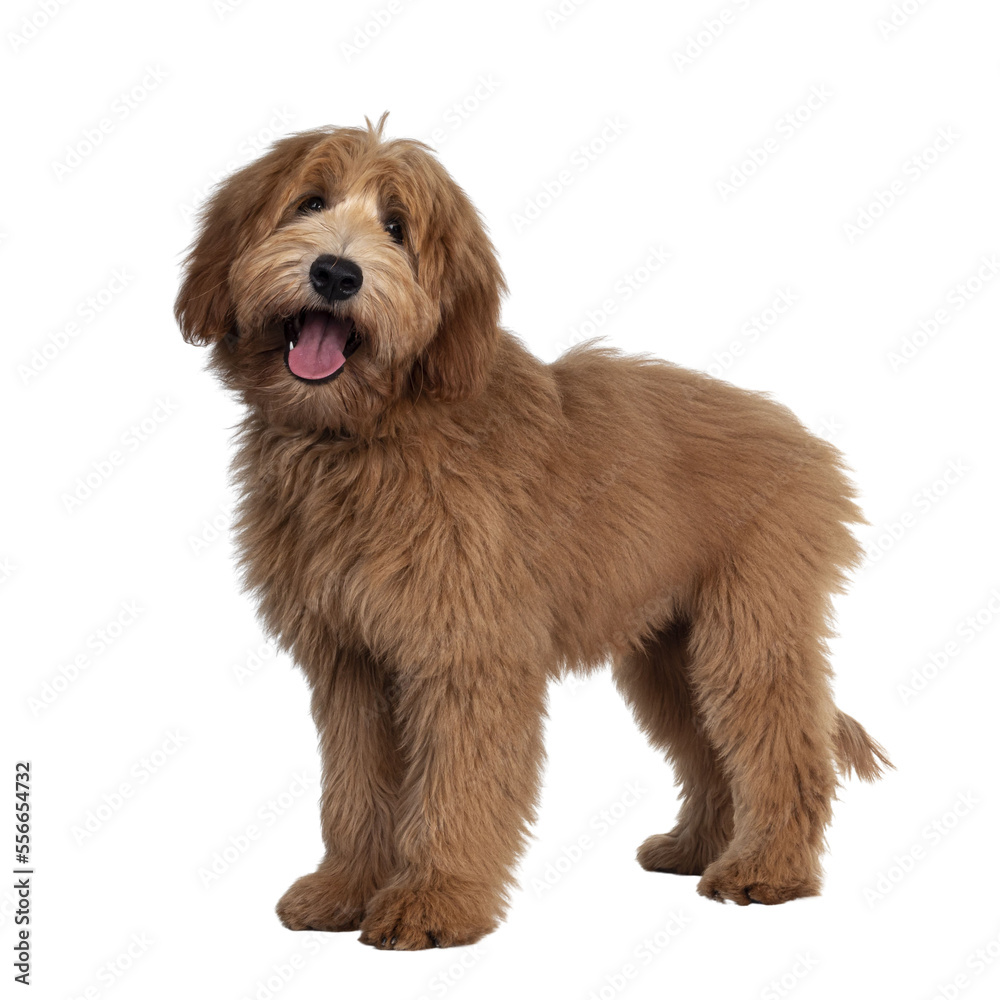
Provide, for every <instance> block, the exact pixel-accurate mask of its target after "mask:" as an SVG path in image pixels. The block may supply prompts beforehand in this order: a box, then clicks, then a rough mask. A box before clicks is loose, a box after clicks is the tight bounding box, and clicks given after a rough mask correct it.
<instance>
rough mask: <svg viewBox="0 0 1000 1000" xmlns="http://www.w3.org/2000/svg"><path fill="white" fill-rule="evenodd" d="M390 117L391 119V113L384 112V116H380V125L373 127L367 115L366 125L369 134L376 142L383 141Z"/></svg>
mask: <svg viewBox="0 0 1000 1000" xmlns="http://www.w3.org/2000/svg"><path fill="white" fill-rule="evenodd" d="M388 117H389V112H388V111H383V112H382V114H381V115H380V116H379V120H378V123H377V124H375V125H372V120H371V119H370V118H369V117H368V115H365V125H367V126H368V134H369V135H370V136H371V137H372V138H373V139H374V140H375V141H376V142H381V141H382V135H383V133H384V132H385V120H386V118H388Z"/></svg>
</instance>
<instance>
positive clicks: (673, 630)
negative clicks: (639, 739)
mask: <svg viewBox="0 0 1000 1000" xmlns="http://www.w3.org/2000/svg"><path fill="white" fill-rule="evenodd" d="M687 644H688V629H687V627H686V626H683V625H677V626H672V627H670V628H668V629H667V630H665V631H664V632H662V633H660V634H659V635H658V636H657V638H656V640H655V641H654V642H652V643H649V644H648V645H647V647H646V648H645V649H643V650H642V651H635V652H631V653H628V654H626V655H624V656H623V657H621V659H620V660H618V661H617V662H616V663H615V667H614V678H615V683H616V684H617V685H618V689H619V691H621V693H622V696H623V697H624V698H625V700H626V701H627V702H628V704H629V705H630V706H631V708H632V711H633V713H634V714H635V717H636V721H637V722H638V724H639V726H640V728H641V729H642V731H643V732H644V733H645V734H646V736H647V737H648V738H649V741H650V742H651V743H652V744H653V746H655V747H657V748H658V749H660V750H662V751H663V752H664V753H665V754H666V756H667V759H668V760H669V761H670V762H671V763H672V764H673V766H674V772H675V774H676V776H677V783H678V784H679V785H680V790H681V809H680V814H679V816H678V818H677V824H676V826H675V827H674V829H673V830H671V831H670V833H661V834H656V835H655V836H652V837H650V838H649V839H648V840H646V841H645V842H644V843H643V844H642V846H641V847H640V848H639V852H638V855H637V857H638V861H639V864H641V865H642V867H643V868H645V869H646V870H647V871H659V872H673V873H675V874H678V875H700V874H702V872H703V871H704V870H705V868H706V867H707V866H708V865H709V864H710V863H711V862H712V861H714V860H715V859H716V858H717V857H718V856H719V855H720V854H722V853H723V851H725V849H726V847H727V846H728V845H729V841H730V839H731V837H732V831H733V799H732V793H731V792H730V788H729V782H728V780H727V779H726V777H725V775H724V774H723V772H722V768H721V766H720V763H719V758H718V755H717V753H716V752H715V750H714V749H713V748H712V746H711V744H710V743H709V741H708V736H707V734H706V733H705V728H704V722H703V720H702V719H701V718H700V716H699V714H698V711H697V709H696V707H695V703H694V698H693V696H692V692H691V682H690V678H689V676H688V672H689V664H688V653H687Z"/></svg>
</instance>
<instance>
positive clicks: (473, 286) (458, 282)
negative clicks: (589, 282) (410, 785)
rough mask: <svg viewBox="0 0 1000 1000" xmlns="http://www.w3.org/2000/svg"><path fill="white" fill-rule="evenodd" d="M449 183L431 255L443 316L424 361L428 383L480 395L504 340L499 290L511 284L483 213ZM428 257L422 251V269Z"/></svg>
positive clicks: (448, 393) (444, 393) (452, 393)
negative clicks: (506, 276)
mask: <svg viewBox="0 0 1000 1000" xmlns="http://www.w3.org/2000/svg"><path fill="white" fill-rule="evenodd" d="M447 184H448V187H449V188H451V191H450V192H449V194H450V197H442V198H440V200H438V202H437V205H436V210H437V211H440V212H441V217H439V218H438V219H437V220H436V222H437V225H436V226H435V228H436V230H437V233H438V239H437V240H436V241H435V242H436V246H435V247H434V251H433V253H432V254H431V255H430V256H431V260H427V263H428V264H430V265H431V267H432V268H433V270H434V271H435V272H437V273H436V274H435V275H434V278H435V279H436V280H435V284H436V286H437V288H438V289H440V292H439V301H440V304H441V320H440V323H439V325H438V329H437V333H436V334H435V336H434V338H433V340H431V342H430V344H428V345H427V347H426V349H425V351H424V354H423V356H422V358H421V367H422V369H423V384H424V388H425V389H427V390H429V391H430V392H432V393H434V394H435V395H436V396H438V397H439V398H441V399H444V400H450V401H455V400H459V399H468V398H471V397H472V396H475V395H477V394H478V393H479V392H480V391H481V390H482V389H483V386H484V385H485V383H486V377H487V375H488V373H489V370H490V366H491V363H492V361H493V358H494V356H495V354H496V351H497V347H498V346H499V343H500V326H499V323H500V296H501V295H502V294H503V293H504V292H506V291H507V285H506V283H505V282H504V278H503V274H502V272H501V271H500V265H499V264H497V260H496V251H495V250H494V249H493V244H492V243H491V242H490V239H489V237H488V236H487V235H486V231H485V230H484V228H483V224H482V221H481V220H480V218H479V214H478V213H477V212H476V210H475V208H473V206H472V204H471V202H469V200H468V198H466V196H465V193H464V192H463V191H461V190H460V189H459V188H456V187H455V185H454V184H453V182H451V181H450V180H448V181H447ZM448 202H451V205H450V207H451V209H452V211H450V212H449V211H447V209H445V207H444V206H445V205H447V204H448ZM442 203H444V204H442ZM442 209H444V211H442ZM426 259H427V258H426V257H425V255H424V254H421V259H420V266H421V269H423V267H424V264H425V260H426Z"/></svg>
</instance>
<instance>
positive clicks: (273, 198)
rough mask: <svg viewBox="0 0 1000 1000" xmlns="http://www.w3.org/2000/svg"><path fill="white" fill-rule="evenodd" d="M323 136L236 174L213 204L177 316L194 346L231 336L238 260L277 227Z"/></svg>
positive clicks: (307, 137)
mask: <svg viewBox="0 0 1000 1000" xmlns="http://www.w3.org/2000/svg"><path fill="white" fill-rule="evenodd" d="M324 135H325V133H323V132H322V130H320V131H315V132H299V133H297V134H295V135H291V136H288V137H286V138H284V139H280V140H279V141H278V142H276V143H275V144H274V145H273V146H272V147H271V149H270V150H269V151H268V152H267V153H265V154H264V155H263V156H262V157H261V158H260V159H258V160H255V161H254V162H253V163H250V164H248V165H247V166H245V167H242V168H241V169H240V170H237V171H236V173H234V174H233V175H232V176H231V177H229V178H228V179H227V180H225V181H224V182H223V183H222V185H221V186H220V187H219V188H218V189H217V190H216V191H215V193H214V194H213V195H212V197H211V198H209V200H208V202H207V203H206V205H205V207H204V208H203V209H202V211H201V213H200V216H199V220H198V223H199V224H198V236H197V238H196V239H195V241H194V243H193V244H192V246H191V249H190V251H189V253H188V255H187V258H186V259H185V261H184V279H183V282H182V284H181V290H180V292H179V293H178V295H177V302H176V304H175V305H174V315H175V316H176V317H177V323H178V325H179V326H180V328H181V333H183V334H184V339H185V340H186V341H187V342H188V343H190V344H212V343H215V342H217V341H219V340H222V338H223V337H225V336H227V335H228V334H230V333H232V332H233V330H234V328H235V310H234V304H233V299H232V295H231V293H230V288H229V270H230V267H231V266H232V263H233V261H234V260H236V258H237V257H238V256H239V255H240V254H241V253H243V252H244V251H245V250H246V249H247V247H248V246H250V245H251V244H252V243H253V242H254V241H255V240H257V239H260V238H261V237H262V236H263V235H264V233H265V232H267V230H268V228H269V227H270V226H272V225H274V224H275V223H276V221H277V218H278V216H279V215H280V206H281V205H282V204H283V199H284V198H286V197H287V196H288V195H289V194H290V190H289V185H292V186H293V187H294V183H295V174H294V169H293V168H294V164H296V163H297V162H298V161H299V160H300V159H301V157H302V156H303V155H304V154H305V152H306V151H307V150H308V149H309V148H310V147H312V146H313V145H315V144H316V143H317V142H319V141H320V140H321V139H322V138H323V137H324Z"/></svg>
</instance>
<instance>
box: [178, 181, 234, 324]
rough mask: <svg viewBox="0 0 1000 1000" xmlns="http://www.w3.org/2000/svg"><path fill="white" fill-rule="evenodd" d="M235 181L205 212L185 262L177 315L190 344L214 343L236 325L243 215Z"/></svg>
mask: <svg viewBox="0 0 1000 1000" xmlns="http://www.w3.org/2000/svg"><path fill="white" fill-rule="evenodd" d="M238 201H239V199H237V198H236V197H235V196H234V190H233V185H232V181H230V182H228V183H227V184H225V185H224V186H223V187H221V188H220V189H219V190H218V191H216V192H215V194H214V195H213V196H212V197H211V199H210V200H209V202H208V204H207V205H206V206H205V208H204V209H203V210H202V212H201V216H200V220H199V228H198V236H197V239H196V240H195V242H194V243H193V244H192V246H191V249H190V251H189V252H188V255H187V258H186V259H185V261H184V280H183V282H182V284H181V289H180V292H179V293H178V295H177V302H176V303H175V304H174V316H176V317H177V324H178V326H180V328H181V333H182V334H183V335H184V339H185V340H186V341H187V342H188V343H189V344H213V343H215V342H216V341H219V340H221V339H222V338H223V337H224V336H225V335H226V334H227V333H228V332H229V330H230V328H231V327H232V325H233V302H232V298H231V296H230V293H229V267H230V265H231V264H232V261H233V258H234V256H235V254H236V248H237V245H238V243H239V229H240V221H241V220H240V216H239V214H238Z"/></svg>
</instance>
